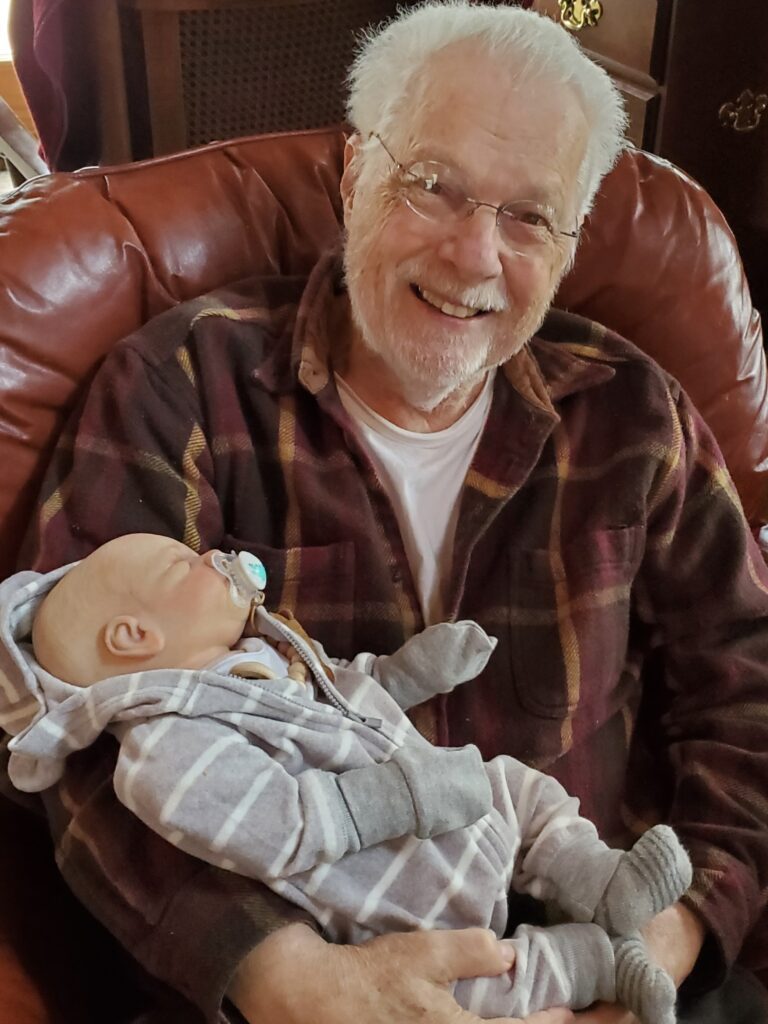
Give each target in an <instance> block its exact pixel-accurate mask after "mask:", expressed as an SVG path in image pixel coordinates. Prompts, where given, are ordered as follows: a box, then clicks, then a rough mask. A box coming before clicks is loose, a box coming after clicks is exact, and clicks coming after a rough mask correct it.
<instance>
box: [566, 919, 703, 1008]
mask: <svg viewBox="0 0 768 1024" xmlns="http://www.w3.org/2000/svg"><path fill="white" fill-rule="evenodd" d="M642 931H643V936H644V937H645V942H646V945H647V947H648V953H649V955H650V957H651V959H652V960H653V961H654V963H657V964H659V966H660V967H663V968H664V969H665V970H666V971H667V972H668V973H669V974H671V976H672V980H673V981H674V982H675V984H676V985H677V986H678V987H679V986H680V984H681V983H682V982H683V981H685V979H686V978H687V977H688V975H689V974H690V973H691V971H692V970H693V965H694V964H695V963H696V958H697V957H698V955H699V953H700V952H701V947H702V945H703V944H704V925H703V924H702V923H701V921H700V919H699V918H698V917H696V915H695V914H693V913H692V912H691V911H690V910H688V908H687V907H684V906H683V904H682V903H674V904H673V905H672V906H671V907H667V909H666V910H663V911H662V912H661V913H660V914H658V915H657V916H656V917H654V918H653V920H651V921H649V922H648V924H647V925H646V926H645V928H643V930H642ZM576 1021H577V1022H578V1024H638V1021H637V1018H636V1017H635V1016H634V1015H633V1014H631V1013H628V1012H627V1011H626V1010H625V1009H624V1008H623V1007H622V1006H618V1005H615V1004H610V1005H609V1004H608V1003H599V1004H597V1005H595V1006H593V1007H592V1008H591V1009H589V1010H585V1011H584V1012H583V1013H577V1014H576Z"/></svg>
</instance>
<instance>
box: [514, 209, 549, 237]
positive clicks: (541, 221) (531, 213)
mask: <svg viewBox="0 0 768 1024" xmlns="http://www.w3.org/2000/svg"><path fill="white" fill-rule="evenodd" d="M508 213H509V216H511V217H512V219H513V220H515V221H516V222H517V223H518V224H523V225H525V226H526V227H530V228H534V229H535V230H540V231H548V232H549V233H550V234H551V233H552V221H551V220H550V218H549V217H548V216H547V214H546V213H543V212H542V211H541V210H514V211H512V210H510V211H509V212H508Z"/></svg>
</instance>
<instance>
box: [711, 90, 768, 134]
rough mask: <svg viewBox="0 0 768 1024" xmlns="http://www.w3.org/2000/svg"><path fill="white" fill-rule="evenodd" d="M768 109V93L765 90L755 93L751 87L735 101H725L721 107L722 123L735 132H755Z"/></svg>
mask: <svg viewBox="0 0 768 1024" xmlns="http://www.w3.org/2000/svg"><path fill="white" fill-rule="evenodd" d="M766 110H768V95H766V94H765V93H764V92H761V93H758V94H757V95H755V93H753V92H752V90H751V89H745V90H744V92H743V93H742V94H741V96H739V98H738V99H737V100H736V102H735V103H724V104H723V105H722V106H721V107H720V110H719V116H720V124H721V125H723V127H724V128H733V130H734V131H735V132H753V131H754V130H755V128H758V127H759V126H760V121H761V119H762V116H763V114H764V113H765V111H766Z"/></svg>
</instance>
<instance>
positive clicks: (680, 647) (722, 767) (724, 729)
mask: <svg viewBox="0 0 768 1024" xmlns="http://www.w3.org/2000/svg"><path fill="white" fill-rule="evenodd" d="M670 413H671V421H672V424H673V437H674V443H673V444H672V445H671V446H670V448H669V451H668V458H667V460H666V462H665V465H664V469H663V471H662V472H661V473H660V474H659V479H658V480H657V486H656V487H655V488H654V490H653V493H652V495H651V497H650V507H649V510H648V523H649V529H648V537H647V544H646V551H645V556H644V561H643V565H642V567H641V570H640V573H639V576H638V580H637V587H636V609H637V612H638V615H639V618H640V620H641V621H642V622H643V623H644V624H645V626H646V628H648V631H649V637H648V642H649V649H650V650H651V651H652V652H654V654H655V657H657V658H658V659H659V660H660V663H661V667H662V670H663V671H662V672H661V673H660V674H659V677H658V678H659V680H664V681H665V683H666V685H665V686H661V685H655V684H653V683H651V684H650V689H649V687H646V692H645V693H644V697H643V700H644V707H641V709H640V719H641V721H642V720H643V718H644V717H645V718H646V721H649V720H652V721H653V722H654V723H655V724H654V729H656V730H657V732H658V737H657V744H656V745H655V746H651V757H650V758H649V760H648V762H647V764H646V766H645V767H646V768H647V770H648V776H649V778H648V781H649V785H651V787H652V788H654V787H655V786H657V785H658V784H659V780H663V784H664V785H667V792H666V793H665V794H664V797H665V802H666V803H667V805H668V807H669V814H668V821H669V824H671V825H672V826H674V828H675V829H676V830H677V832H678V835H679V836H680V838H681V839H682V841H683V843H684V845H685V846H686V848H687V849H688V851H689V853H690V856H691V860H692V863H693V866H694V882H693V886H692V888H691V889H690V891H689V893H688V895H687V896H686V897H685V901H687V902H688V903H689V904H690V906H691V907H692V908H693V909H695V910H696V911H697V912H698V913H699V914H700V915H701V916H702V917H703V919H704V921H705V922H706V924H707V926H708V928H709V930H710V932H711V934H712V935H713V936H714V938H715V940H716V942H717V944H718V946H719V950H720V963H721V967H723V968H724V966H725V965H727V964H730V963H732V962H733V961H734V959H735V958H736V956H737V954H738V952H739V949H740V947H741V945H742V942H743V940H744V937H745V935H746V933H747V932H748V931H749V929H750V928H751V927H752V926H753V925H754V924H755V922H756V921H757V919H758V918H759V916H760V913H761V911H762V909H763V907H764V904H765V899H764V896H763V894H764V893H765V892H766V886H768V764H767V763H766V757H765V752H766V750H768V715H767V714H766V708H767V707H768V672H767V671H766V665H768V572H767V571H766V566H765V564H764V561H763V559H762V557H761V554H760V551H759V549H758V547H757V545H756V544H755V542H754V540H753V538H752V535H751V533H750V530H749V527H748V525H747V523H746V521H745V519H744V515H743V512H742V510H741V506H740V503H739V500H738V497H737V494H736V490H735V488H734V485H733V483H732V481H731V480H730V478H729V476H728V473H727V470H726V469H725V466H724V463H723V460H722V456H721V455H720V453H719V450H718V448H717V444H716V442H715V441H714V439H713V437H712V435H711V433H710V432H709V430H708V428H707V427H706V426H705V424H704V423H703V421H702V419H701V417H700V416H699V415H698V413H697V412H696V411H695V410H694V408H693V406H692V405H691V403H690V401H689V400H688V398H687V397H686V396H685V395H684V394H677V393H676V392H674V393H673V394H672V396H671V410H670ZM649 709H650V714H646V712H648V711H649ZM646 734H647V730H646ZM656 755H658V760H655V757H656ZM636 768H637V766H635V769H636Z"/></svg>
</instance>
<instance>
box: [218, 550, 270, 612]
mask: <svg viewBox="0 0 768 1024" xmlns="http://www.w3.org/2000/svg"><path fill="white" fill-rule="evenodd" d="M211 565H212V566H213V568H214V569H215V570H216V571H217V572H220V573H221V575H222V576H224V577H225V578H226V579H227V580H229V596H230V597H231V598H232V600H233V601H234V603H235V604H236V605H239V606H240V607H241V608H247V607H248V606H249V605H252V604H257V605H260V604H263V602H264V589H265V587H266V585H267V570H266V569H265V568H264V563H263V562H262V561H261V559H260V558H257V557H256V555H252V554H251V553H250V551H240V552H237V553H235V552H234V551H230V553H229V554H228V555H227V554H225V553H224V552H223V551H216V552H214V554H213V556H212V558H211Z"/></svg>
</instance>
